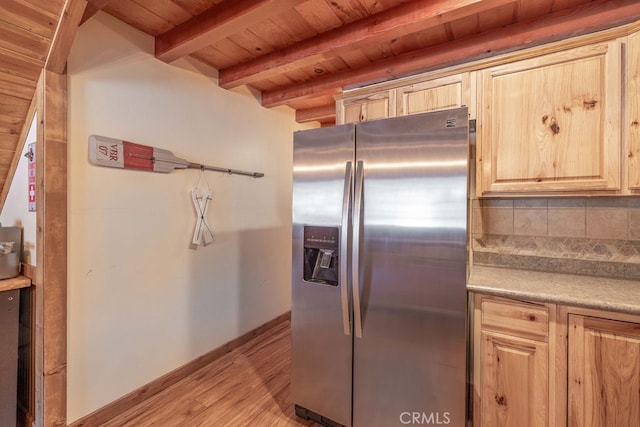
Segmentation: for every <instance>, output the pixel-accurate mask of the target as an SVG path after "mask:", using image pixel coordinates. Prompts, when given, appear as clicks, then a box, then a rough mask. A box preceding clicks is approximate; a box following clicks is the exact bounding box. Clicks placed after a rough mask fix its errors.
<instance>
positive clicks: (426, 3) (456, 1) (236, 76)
mask: <svg viewBox="0 0 640 427" xmlns="http://www.w3.org/2000/svg"><path fill="white" fill-rule="evenodd" d="M514 2H515V0H489V1H487V0H413V1H410V2H407V3H403V4H401V5H399V6H397V7H394V8H392V9H389V10H386V11H384V12H380V13H378V14H375V15H371V16H368V17H366V18H363V19H360V20H358V21H355V22H352V23H350V24H347V25H344V26H341V27H338V28H336V29H334V30H331V31H327V32H325V33H322V34H320V35H318V36H316V37H312V38H310V39H307V40H303V41H301V42H299V43H296V44H294V45H292V46H290V47H287V48H285V49H281V50H278V51H275V52H271V53H268V54H266V55H263V56H260V57H258V58H255V59H253V60H249V61H246V62H244V63H241V64H238V65H234V66H233V67H229V68H227V69H223V70H221V71H220V73H219V77H218V81H219V84H220V86H221V87H223V88H225V89H231V88H234V87H237V86H240V85H243V84H250V83H252V82H255V81H257V80H262V79H267V78H269V77H272V76H275V75H277V74H280V73H282V72H286V71H287V70H293V69H297V68H300V67H305V66H309V65H313V64H314V63H316V62H319V61H322V60H323V59H324V58H326V57H327V56H340V55H342V54H346V53H348V52H350V51H353V50H354V49H358V48H361V47H363V46H366V45H372V44H375V43H381V42H385V41H388V40H389V39H392V38H398V37H402V36H406V35H408V34H412V33H415V32H418V31H424V30H426V29H429V28H433V27H436V26H438V25H442V24H445V23H447V22H452V21H455V20H457V19H461V18H465V17H467V16H471V15H475V14H478V13H481V12H486V11H488V10H491V9H494V8H496V7H499V6H503V5H505V4H509V3H514Z"/></svg>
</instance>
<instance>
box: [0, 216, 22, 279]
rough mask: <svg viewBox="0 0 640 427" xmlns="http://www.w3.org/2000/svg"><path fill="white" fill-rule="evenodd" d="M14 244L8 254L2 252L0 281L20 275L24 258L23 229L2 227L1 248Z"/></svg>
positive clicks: (0, 252) (0, 229)
mask: <svg viewBox="0 0 640 427" xmlns="http://www.w3.org/2000/svg"><path fill="white" fill-rule="evenodd" d="M10 242H13V247H12V248H11V249H10V251H9V252H7V253H2V251H0V279H10V278H12V277H16V276H17V275H19V274H20V260H21V258H22V229H21V228H20V227H0V247H2V246H3V244H5V243H10Z"/></svg>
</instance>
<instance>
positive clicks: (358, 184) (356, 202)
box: [351, 160, 364, 338]
mask: <svg viewBox="0 0 640 427" xmlns="http://www.w3.org/2000/svg"><path fill="white" fill-rule="evenodd" d="M363 185H364V162H363V161H362V160H358V163H357V164H356V173H355V193H354V199H353V243H352V246H353V252H352V259H351V270H352V274H353V276H352V285H351V286H352V289H353V318H354V319H353V325H354V333H355V336H356V337H357V338H362V315H361V312H360V231H361V213H362V212H361V211H362V190H363Z"/></svg>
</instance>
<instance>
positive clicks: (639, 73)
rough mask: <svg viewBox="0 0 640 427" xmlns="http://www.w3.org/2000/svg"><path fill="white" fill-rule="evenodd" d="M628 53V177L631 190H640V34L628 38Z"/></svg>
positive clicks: (626, 91)
mask: <svg viewBox="0 0 640 427" xmlns="http://www.w3.org/2000/svg"><path fill="white" fill-rule="evenodd" d="M626 52H627V55H626V59H627V62H626V63H627V70H626V75H627V88H626V90H625V96H626V98H625V100H626V104H625V105H626V107H627V119H626V128H627V132H628V134H627V135H628V143H629V150H628V153H627V170H628V175H627V176H628V182H629V188H630V189H633V190H640V33H635V34H632V35H630V36H629V37H628V39H627V50H626Z"/></svg>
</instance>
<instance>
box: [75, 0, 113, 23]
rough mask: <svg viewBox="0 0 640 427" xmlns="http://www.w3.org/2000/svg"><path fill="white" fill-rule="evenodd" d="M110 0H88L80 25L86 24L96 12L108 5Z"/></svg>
mask: <svg viewBox="0 0 640 427" xmlns="http://www.w3.org/2000/svg"><path fill="white" fill-rule="evenodd" d="M109 1H110V0H88V1H87V7H86V8H85V10H84V14H83V15H82V19H81V20H80V25H82V24H84V23H85V22H87V21H88V20H89V18H91V17H92V16H93V15H95V14H96V13H98V12H100V11H101V10H102V9H104V8H105V7H107V5H108V4H109Z"/></svg>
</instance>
